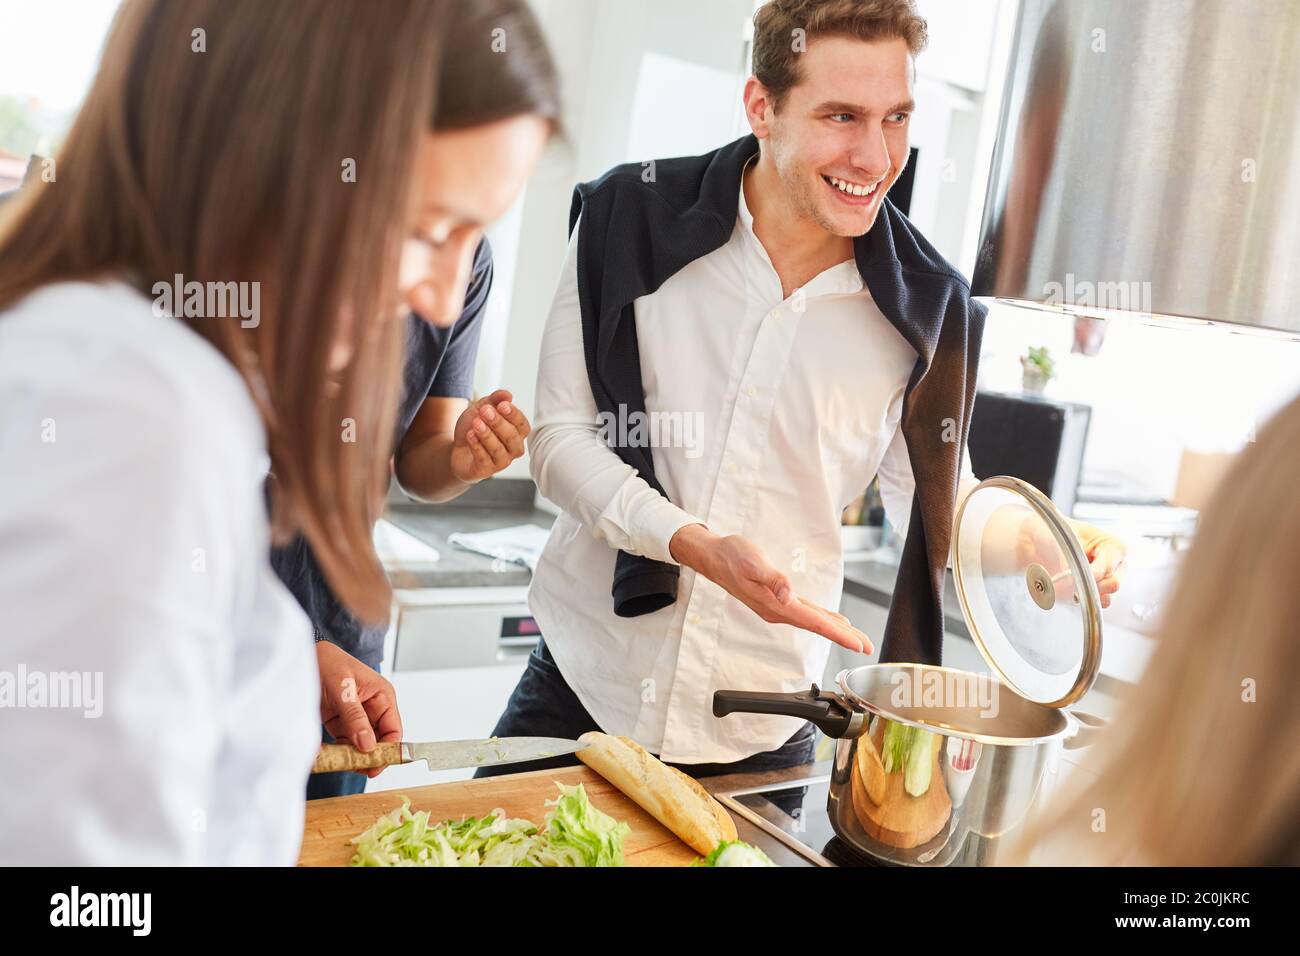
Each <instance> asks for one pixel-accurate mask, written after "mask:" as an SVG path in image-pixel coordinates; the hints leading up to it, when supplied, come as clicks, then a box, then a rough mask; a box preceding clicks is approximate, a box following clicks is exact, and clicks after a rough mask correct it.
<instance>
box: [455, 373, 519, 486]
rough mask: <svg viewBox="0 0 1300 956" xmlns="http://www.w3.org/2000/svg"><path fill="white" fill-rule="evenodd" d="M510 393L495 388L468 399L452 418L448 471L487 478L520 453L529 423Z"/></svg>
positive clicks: (468, 481) (467, 478) (462, 476)
mask: <svg viewBox="0 0 1300 956" xmlns="http://www.w3.org/2000/svg"><path fill="white" fill-rule="evenodd" d="M512 400H513V396H512V395H511V394H510V392H508V391H507V390H506V389H504V388H499V389H497V390H496V391H495V392H493V393H492V394H491V395H489V396H487V397H486V398H480V399H479V400H478V401H477V402H472V403H471V404H470V406H469V408H467V409H465V411H464V412H462V413H461V416H460V418H458V419H457V420H456V428H455V431H454V432H453V441H452V446H451V472H452V474H453V475H455V476H456V478H457V479H459V480H460V481H463V482H465V483H466V484H472V483H473V482H476V481H482V480H483V479H484V478H490V477H492V476H493V475H495V474H496V473H497V472H499V471H501V470H502V469H504V468H505V467H506V466H507V465H509V464H510V463H511V462H512V461H514V460H515V459H516V458H521V457H523V454H524V439H525V438H527V437H528V433H529V432H530V431H531V430H532V427H531V426H530V425H529V424H528V419H527V418H526V417H525V416H524V413H523V412H521V411H520V410H519V408H518V406H516V405H514V404H512Z"/></svg>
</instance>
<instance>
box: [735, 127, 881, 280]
mask: <svg viewBox="0 0 1300 956" xmlns="http://www.w3.org/2000/svg"><path fill="white" fill-rule="evenodd" d="M757 160H758V154H757V153H756V154H754V155H753V156H751V157H750V158H749V161H748V162H746V163H745V166H744V168H743V169H742V170H741V173H740V188H739V189H737V190H736V191H737V192H738V193H739V194H740V198H739V200H738V201H737V207H736V211H737V222H736V228H737V229H739V230H740V232H741V233H742V235H743V237H744V243H745V246H746V248H747V249H748V250H749V251H751V252H753V253H755V254H757V255H758V256H759V257H760V258H762V260H763V262H764V263H766V264H767V267H768V268H769V269H772V268H774V267H773V266H772V260H771V258H770V257H769V256H768V254H767V249H765V248H764V247H763V243H762V242H760V241H759V238H758V235H757V234H756V233H755V232H754V216H753V213H751V212H750V211H749V204H748V203H747V202H745V172H746V171H748V169H749V167H750V166H752V165H754V163H755V162H756V161H757ZM864 287H865V283H863V281H862V274H861V273H860V272H858V264H857V261H856V259H846V260H844V261H843V262H840V263H837V264H836V265H833V266H831V267H830V268H829V269H827V270H826V271H825V272H822V273H821V274H820V275H818V276H816V277H815V278H813V279H812V281H810V282H809V283H808V285H807V286H805V290H806V292H805V294H807V295H850V294H853V293H857V292H862V291H863V290H864Z"/></svg>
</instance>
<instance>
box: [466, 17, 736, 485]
mask: <svg viewBox="0 0 1300 956" xmlns="http://www.w3.org/2000/svg"><path fill="white" fill-rule="evenodd" d="M750 2H751V0H707V2H701V0H616V2H615V0H533V6H534V8H535V10H536V11H537V14H538V17H539V19H540V20H541V23H542V26H543V28H544V29H545V31H546V34H547V37H548V39H549V40H550V42H551V44H552V50H553V51H554V53H555V59H556V62H557V64H558V65H559V69H560V75H561V83H562V93H563V97H564V122H565V127H566V130H565V133H566V135H565V137H564V139H563V140H557V141H556V142H553V143H552V144H551V146H550V147H549V148H548V150H547V152H546V154H545V156H544V157H543V159H542V161H541V163H540V164H539V168H538V170H537V172H536V173H535V174H534V176H533V177H532V179H531V180H530V181H529V184H528V188H527V191H526V193H525V195H524V196H523V197H522V199H521V201H520V203H519V205H518V209H517V210H516V213H515V214H514V215H513V218H511V220H510V221H509V222H506V223H502V224H501V225H500V226H499V227H498V228H497V229H494V230H493V233H492V234H491V238H492V240H493V242H494V246H495V247H496V248H497V249H498V259H497V266H498V268H497V281H496V284H495V288H494V292H493V295H494V296H499V297H501V299H502V300H503V302H504V305H502V306H500V307H499V309H500V312H499V314H498V315H497V316H495V319H496V321H495V322H493V323H491V324H490V327H489V329H485V338H486V337H487V335H486V333H488V332H489V331H490V334H491V336H492V338H493V343H492V344H489V343H487V342H485V343H484V346H483V347H482V351H481V352H480V360H479V366H478V374H477V380H478V387H479V390H480V391H488V390H490V389H492V388H496V387H498V386H502V387H505V388H509V389H512V390H513V391H514V393H515V395H516V397H517V398H518V400H519V401H520V402H521V404H522V407H523V408H524V409H525V410H528V409H530V408H531V407H532V404H533V393H534V390H535V387H536V381H537V356H538V353H539V351H540V347H541V336H542V329H543V326H544V323H545V320H546V313H547V310H548V309H549V308H550V303H551V298H552V295H553V293H554V291H555V282H556V279H557V277H558V275H559V270H560V265H561V263H562V262H563V258H564V249H565V245H566V242H567V234H568V222H569V202H570V198H571V197H572V194H573V187H574V186H575V185H576V184H577V183H578V182H581V181H585V180H589V179H594V178H596V177H597V176H599V175H600V174H601V173H603V172H605V171H606V170H607V169H609V168H610V167H611V166H615V165H617V164H619V163H623V162H629V161H634V160H641V159H653V158H656V157H663V156H666V155H684V154H689V153H697V152H704V151H707V150H710V149H713V148H715V147H717V146H720V145H722V144H723V143H725V142H727V141H728V140H730V139H732V138H734V136H735V135H737V133H736V130H735V124H734V118H735V106H734V104H735V98H736V97H738V96H739V91H740V86H739V83H740V80H741V79H743V76H744V62H743V59H744V58H743V53H744V41H743V34H742V27H743V25H744V23H745V21H746V19H747V18H748V16H749V14H750ZM656 144H658V145H659V147H660V148H655V146H656ZM646 151H649V152H648V155H644V156H643V155H641V154H642V152H646ZM503 253H508V255H509V260H508V261H506V259H505V258H504V256H503ZM494 307H495V306H494ZM505 474H506V475H507V476H515V477H519V476H526V475H527V474H528V466H527V459H526V458H524V459H521V460H519V461H517V462H514V463H513V464H512V465H511V466H510V468H509V469H508V470H507V471H506V472H505Z"/></svg>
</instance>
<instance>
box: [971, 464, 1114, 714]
mask: <svg viewBox="0 0 1300 956" xmlns="http://www.w3.org/2000/svg"><path fill="white" fill-rule="evenodd" d="M981 488H1002V489H1004V490H1006V491H1010V492H1012V493H1014V494H1017V495H1019V496H1020V497H1022V498H1024V499H1025V501H1026V502H1028V504H1029V505H1030V507H1031V508H1033V510H1034V511H1035V512H1036V513H1037V514H1038V516H1039V517H1040V518H1042V519H1043V523H1044V524H1046V525H1047V526H1048V528H1050V529H1051V530H1052V534H1053V536H1054V537H1055V538H1056V542H1057V544H1058V545H1060V546H1061V548H1062V550H1064V551H1065V552H1066V553H1067V554H1068V555H1069V557H1070V559H1071V560H1072V562H1073V563H1074V565H1075V567H1076V569H1080V571H1079V573H1078V574H1077V577H1079V578H1080V579H1082V581H1083V584H1084V587H1085V588H1086V592H1087V593H1086V598H1087V600H1084V601H1082V602H1081V608H1082V612H1083V626H1084V648H1083V666H1082V667H1080V668H1079V674H1078V676H1077V677H1076V678H1075V681H1074V684H1073V685H1072V686H1071V687H1070V689H1069V690H1068V691H1066V692H1065V693H1064V694H1063V695H1061V696H1060V697H1058V698H1057V699H1056V700H1051V701H1042V700H1034V699H1033V698H1032V697H1029V696H1027V695H1025V694H1024V693H1022V692H1021V691H1020V689H1019V688H1018V687H1017V686H1016V683H1015V682H1014V681H1013V680H1011V678H1010V677H1008V676H1007V674H1006V672H1005V671H1003V669H1002V668H1001V667H1000V666H999V665H998V662H997V660H996V659H995V658H994V656H993V654H991V653H990V652H989V649H988V647H987V646H986V645H985V643H984V637H983V635H982V634H981V633H980V629H979V628H978V627H977V626H976V625H975V622H974V621H972V620H971V612H970V603H969V602H968V600H967V598H966V584H965V580H964V577H963V575H962V570H961V562H959V561H958V560H957V539H958V537H959V535H960V533H961V531H960V529H961V520H962V516H963V515H965V513H966V505H967V504H969V503H970V500H971V498H972V497H974V495H975V493H976V492H978V491H979V490H980V489H981ZM949 554H950V555H951V560H952V577H953V582H954V584H955V585H956V589H957V603H958V604H959V605H961V616H962V619H963V620H965V622H966V628H967V630H969V631H970V636H971V640H973V641H974V642H975V647H976V648H977V649H978V650H979V652H980V657H982V658H984V661H985V663H987V664H988V665H989V667H991V668H992V669H993V672H994V673H995V674H997V676H998V679H999V680H1000V682H1001V683H1003V684H1005V685H1006V686H1007V688H1008V689H1009V690H1010V691H1011V692H1012V693H1013V694H1017V695H1018V696H1020V697H1023V698H1024V699H1025V700H1028V701H1030V702H1031V703H1035V704H1041V705H1042V706H1044V707H1052V708H1055V709H1058V710H1059V709H1061V708H1063V707H1068V706H1069V705H1070V704H1073V703H1075V702H1076V701H1077V700H1078V699H1079V698H1080V697H1082V696H1083V695H1084V694H1086V693H1087V692H1088V691H1089V690H1090V689H1091V687H1092V685H1093V684H1094V683H1095V682H1096V680H1097V673H1098V671H1099V670H1100V667H1101V614H1100V610H1099V609H1100V607H1101V595H1100V594H1099V593H1098V591H1097V582H1096V581H1095V580H1093V577H1092V574H1091V573H1089V571H1088V567H1089V564H1088V558H1087V556H1086V555H1085V554H1084V553H1083V549H1082V548H1081V547H1080V546H1079V540H1078V539H1077V538H1076V537H1075V536H1074V533H1073V532H1071V531H1070V529H1069V528H1068V526H1066V524H1065V518H1064V516H1063V515H1062V514H1061V513H1060V511H1058V510H1057V508H1056V505H1054V504H1052V500H1051V499H1050V498H1048V497H1047V496H1046V495H1045V494H1043V493H1042V492H1041V491H1039V490H1038V489H1037V488H1035V487H1034V486H1033V485H1031V484H1029V483H1028V482H1025V481H1021V480H1020V479H1019V478H1013V477H1011V476H1009V475H997V476H995V477H993V478H986V479H984V480H983V481H981V482H980V483H979V484H978V485H976V486H975V487H974V488H973V489H972V490H971V491H970V493H969V494H967V495H966V497H965V498H964V499H963V500H962V503H961V505H960V507H958V509H957V515H956V518H955V519H954V520H953V534H952V541H951V542H950V544H949Z"/></svg>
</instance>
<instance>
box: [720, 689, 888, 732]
mask: <svg viewBox="0 0 1300 956" xmlns="http://www.w3.org/2000/svg"><path fill="white" fill-rule="evenodd" d="M728 714H781V715H783V716H786V717H802V718H804V720H811V721H812V722H813V723H814V724H816V725H817V726H818V727H819V728H820V729H821V731H822V732H823V733H824V734H826V736H828V737H850V736H855V735H857V734H858V733H861V730H862V723H863V719H862V714H860V713H859V712H857V711H855V710H854V709H853V706H852V705H851V704H850V703H849V702H848V701H847V700H845V699H844V698H843V697H842V696H840V695H839V694H835V693H831V692H829V691H824V690H820V689H819V688H818V687H817V685H816V684H813V685H812V689H811V690H801V691H795V692H794V693H789V694H782V693H776V692H773V693H762V692H758V691H750V690H719V691H714V693H713V716H714V717H726V716H727V715H728Z"/></svg>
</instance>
